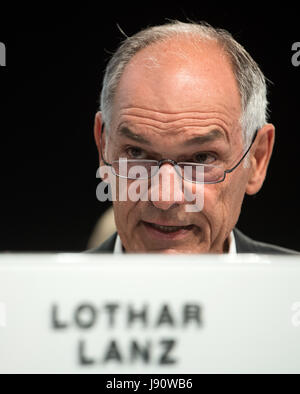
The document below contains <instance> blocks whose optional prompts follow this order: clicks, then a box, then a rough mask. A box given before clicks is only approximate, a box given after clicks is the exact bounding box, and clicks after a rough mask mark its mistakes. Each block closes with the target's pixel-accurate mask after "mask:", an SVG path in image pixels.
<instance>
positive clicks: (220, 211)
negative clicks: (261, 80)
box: [99, 40, 252, 253]
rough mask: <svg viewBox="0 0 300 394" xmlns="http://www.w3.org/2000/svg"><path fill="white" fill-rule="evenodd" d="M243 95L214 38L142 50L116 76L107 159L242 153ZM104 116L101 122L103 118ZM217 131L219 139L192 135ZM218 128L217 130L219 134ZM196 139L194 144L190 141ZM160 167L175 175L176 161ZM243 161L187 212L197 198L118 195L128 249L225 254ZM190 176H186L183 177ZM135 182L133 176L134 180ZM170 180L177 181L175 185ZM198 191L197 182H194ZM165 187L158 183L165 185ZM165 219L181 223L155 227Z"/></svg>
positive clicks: (223, 158) (191, 158)
mask: <svg viewBox="0 0 300 394" xmlns="http://www.w3.org/2000/svg"><path fill="white" fill-rule="evenodd" d="M240 116H241V99H240V95H239V91H238V86H237V82H236V80H235V77H234V75H233V72H232V69H231V65H230V63H229V61H228V59H227V57H226V56H225V55H224V53H223V52H222V51H221V50H220V48H219V47H218V46H217V45H216V44H215V43H213V42H207V43H202V44H197V48H196V47H195V45H194V44H193V43H191V41H188V40H182V42H178V41H177V42H174V41H169V42H167V43H159V44H155V45H152V46H150V47H148V48H146V49H144V50H142V51H140V52H139V53H138V54H137V55H135V56H134V58H133V59H132V60H131V62H130V63H129V64H128V65H127V67H126V69H125V71H124V74H123V75H122V78H121V81H120V83H119V86H118V89H117V94H116V96H115V101H114V106H113V118H112V123H111V127H110V130H109V136H108V138H106V141H102V147H103V148H104V146H105V144H108V145H107V146H106V147H105V148H107V154H106V160H107V161H109V162H111V161H113V160H117V159H118V158H119V157H127V158H129V159H153V160H161V159H163V158H168V159H172V160H175V161H177V162H179V161H180V162H198V163H199V162H200V163H207V164H217V165H218V164H220V163H221V162H222V163H224V164H225V168H224V169H229V168H231V167H232V166H233V165H234V164H236V162H237V161H238V160H239V159H240V158H241V157H242V154H243V140H242V133H241V127H240V124H239V119H240ZM99 123H100V121H99ZM213 130H218V131H219V132H220V133H219V138H216V139H211V140H209V141H207V142H205V143H203V141H200V139H199V141H197V140H195V137H197V136H204V135H206V134H208V133H209V132H211V131H213ZM216 134H217V133H216ZM191 139H193V143H191V142H190V141H191ZM160 170H161V172H163V173H164V174H165V175H166V174H167V175H169V176H170V179H173V180H174V178H172V177H174V176H177V175H176V173H175V172H174V167H172V165H170V164H164V165H163V166H162V167H161V169H160ZM251 171H252V170H251V167H250V168H245V167H244V166H243V164H242V165H240V166H239V167H238V168H237V169H236V170H235V171H233V172H232V173H230V174H228V175H227V177H226V179H225V181H224V182H221V183H217V184H207V185H205V186H204V207H203V209H202V210H201V211H200V212H187V209H186V207H187V205H188V204H192V203H191V202H190V201H187V200H186V199H185V197H184V195H183V196H182V199H181V200H180V201H178V200H176V201H175V200H174V199H172V198H170V199H168V200H167V201H164V200H163V198H161V194H159V196H160V198H159V200H158V201H151V194H150V188H151V186H150V187H149V200H148V201H137V202H136V201H130V200H127V201H125V202H124V201H123V202H121V201H116V202H114V212H115V220H116V226H117V229H118V233H119V235H120V237H121V240H122V243H123V245H124V247H125V249H126V251H128V252H163V253H223V252H226V251H227V250H228V246H229V245H228V237H229V234H230V231H231V230H232V228H233V227H234V226H235V224H236V222H237V220H238V217H239V214H240V208H241V204H242V201H243V197H244V194H245V191H247V190H246V189H247V184H248V182H249V177H250V175H251ZM184 182H187V181H184ZM129 184H130V182H129ZM175 184H176V183H174V181H172V182H171V185H173V186H172V187H176V186H175ZM187 187H190V188H191V189H192V190H194V191H196V189H197V187H198V186H196V185H195V184H192V183H191V184H190V185H188V186H187ZM160 190H161V189H160ZM158 225H160V226H176V227H181V228H179V229H178V228H177V229H176V228H174V230H176V231H172V232H170V230H171V228H163V227H160V228H158Z"/></svg>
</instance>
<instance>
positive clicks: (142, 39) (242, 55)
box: [100, 21, 268, 149]
mask: <svg viewBox="0 0 300 394" xmlns="http://www.w3.org/2000/svg"><path fill="white" fill-rule="evenodd" d="M182 35H186V36H189V37H190V38H191V36H192V37H194V38H196V39H197V38H200V39H208V40H214V41H216V42H217V43H218V44H219V45H220V47H221V48H222V49H223V50H224V52H225V53H226V54H227V55H228V57H229V59H230V61H231V64H232V68H233V73H234V75H235V78H236V81H237V84H238V88H239V92H240V97H241V106H242V114H241V118H240V124H241V128H242V133H243V142H244V146H245V149H246V147H247V145H248V144H250V142H251V139H252V137H253V135H254V133H255V131H256V129H259V128H261V127H262V126H263V125H264V124H265V123H266V121H267V117H268V108H267V107H268V101H267V87H266V79H265V77H264V75H263V73H262V71H261V70H260V68H259V66H258V65H257V63H256V62H255V61H254V60H253V59H252V57H251V56H250V55H249V53H248V52H247V51H246V50H245V49H244V47H243V46H242V45H240V44H239V43H238V42H237V41H236V40H235V39H234V38H233V37H232V35H231V34H230V33H229V32H228V31H226V30H224V29H219V28H214V27H212V26H211V25H209V24H208V23H206V22H200V23H194V22H193V23H184V22H179V21H172V22H171V23H167V24H165V25H161V26H153V27H149V28H146V29H144V30H142V31H140V32H138V33H136V34H134V35H133V36H131V37H127V38H126V39H125V40H124V41H123V42H122V44H121V45H120V46H119V48H118V49H117V51H116V52H115V54H114V55H113V56H112V58H111V59H110V61H109V62H108V64H107V67H106V70H105V75H104V79H103V87H102V92H101V98H100V103H101V110H102V116H103V121H104V122H105V123H106V124H107V125H108V128H109V125H110V123H111V115H112V114H111V112H112V105H113V100H114V97H115V93H116V90H117V87H118V84H119V81H120V79H121V76H122V74H123V72H124V69H125V67H126V65H127V64H128V63H129V61H130V60H131V59H132V58H133V56H134V55H135V54H136V53H137V52H138V51H140V50H141V49H143V48H145V47H147V46H149V45H151V44H154V43H157V42H161V41H165V40H168V39H170V38H172V37H176V36H177V37H178V36H182Z"/></svg>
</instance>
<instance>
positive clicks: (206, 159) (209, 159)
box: [194, 152, 216, 164]
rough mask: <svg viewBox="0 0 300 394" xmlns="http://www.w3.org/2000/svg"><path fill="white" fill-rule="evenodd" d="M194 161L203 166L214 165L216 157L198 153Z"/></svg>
mask: <svg viewBox="0 0 300 394" xmlns="http://www.w3.org/2000/svg"><path fill="white" fill-rule="evenodd" d="M194 160H195V162H196V163H201V164H212V163H214V162H215V161H216V157H215V156H214V155H212V154H210V153H205V152H204V153H197V154H196V155H195V156H194Z"/></svg>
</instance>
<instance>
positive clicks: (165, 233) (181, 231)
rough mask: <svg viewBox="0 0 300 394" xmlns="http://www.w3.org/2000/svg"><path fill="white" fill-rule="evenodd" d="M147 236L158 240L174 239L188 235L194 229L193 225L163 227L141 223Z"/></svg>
mask: <svg viewBox="0 0 300 394" xmlns="http://www.w3.org/2000/svg"><path fill="white" fill-rule="evenodd" d="M143 224H144V226H145V228H146V229H147V230H148V232H149V234H151V235H152V236H154V237H155V238H158V239H176V238H182V237H184V236H186V235H187V234H189V232H190V231H191V230H192V229H193V228H194V227H195V226H194V225H193V224H191V225H188V226H164V225H161V224H156V223H149V222H143Z"/></svg>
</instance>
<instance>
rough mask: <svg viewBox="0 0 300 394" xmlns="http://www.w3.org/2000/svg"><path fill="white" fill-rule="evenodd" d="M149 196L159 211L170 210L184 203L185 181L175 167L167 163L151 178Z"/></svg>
mask: <svg viewBox="0 0 300 394" xmlns="http://www.w3.org/2000/svg"><path fill="white" fill-rule="evenodd" d="M149 194H150V195H149V200H150V201H151V202H152V204H153V205H154V206H155V207H156V208H158V209H162V210H168V209H170V208H171V207H173V206H174V205H177V204H183V203H184V192H183V180H182V178H181V177H180V176H179V175H178V174H177V172H176V171H175V168H174V166H173V165H171V164H169V163H165V164H163V165H162V166H161V167H160V169H159V171H158V173H157V174H156V175H155V176H154V177H153V178H151V185H150V188H149Z"/></svg>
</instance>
